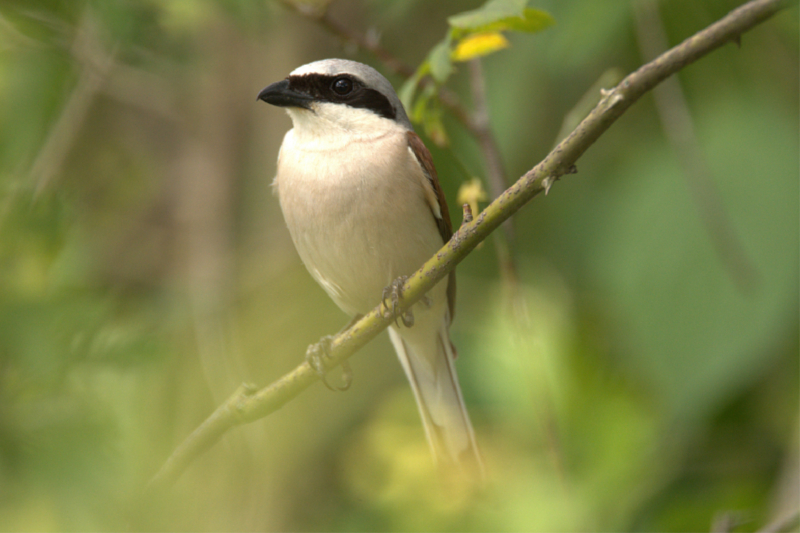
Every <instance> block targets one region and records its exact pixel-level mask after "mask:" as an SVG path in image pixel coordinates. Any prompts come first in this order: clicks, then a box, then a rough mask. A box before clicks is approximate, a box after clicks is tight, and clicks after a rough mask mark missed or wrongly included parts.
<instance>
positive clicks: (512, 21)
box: [453, 9, 555, 38]
mask: <svg viewBox="0 0 800 533" xmlns="http://www.w3.org/2000/svg"><path fill="white" fill-rule="evenodd" d="M553 24H555V19H554V18H553V17H552V15H550V14H549V13H548V12H546V11H542V10H539V9H525V10H524V12H523V14H522V15H521V16H514V17H506V18H502V19H499V20H495V21H494V22H490V23H487V24H483V25H481V26H475V27H471V28H454V29H453V33H454V34H455V37H456V38H461V37H463V36H464V35H470V34H473V33H485V32H499V31H518V32H523V33H536V32H540V31H542V30H545V29H547V28H549V27H550V26H552V25H553Z"/></svg>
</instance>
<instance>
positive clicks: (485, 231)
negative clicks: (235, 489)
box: [150, 0, 786, 491]
mask: <svg viewBox="0 0 800 533" xmlns="http://www.w3.org/2000/svg"><path fill="white" fill-rule="evenodd" d="M785 5H786V2H785V1H784V0H753V1H751V2H748V3H747V4H745V5H743V6H742V7H740V8H738V9H736V10H734V11H732V12H731V13H730V14H728V15H727V16H726V17H724V18H723V19H721V20H720V21H718V22H716V23H714V24H712V25H711V26H709V27H708V28H706V29H705V30H703V31H701V32H699V33H697V34H695V35H694V36H692V37H690V38H689V39H687V40H685V41H684V42H683V43H681V44H680V45H678V46H676V47H674V48H672V49H671V50H669V51H668V52H666V53H664V54H662V55H661V56H659V57H658V58H656V59H655V60H653V61H651V62H650V63H647V64H646V65H644V66H642V67H641V68H639V69H638V70H637V71H636V72H634V73H632V74H630V75H628V76H627V77H626V78H625V79H623V80H622V82H621V83H620V84H619V85H618V86H617V87H615V88H614V89H612V90H610V91H607V92H606V93H605V95H604V98H603V99H602V100H601V101H600V103H599V104H598V105H597V106H596V107H595V108H594V110H592V112H591V113H590V114H589V115H588V116H587V117H586V118H585V119H584V120H583V121H582V122H581V123H580V124H579V125H578V127H577V128H576V129H575V131H573V132H572V133H571V134H570V135H569V136H568V137H567V138H566V139H564V140H563V141H562V142H561V143H559V145H558V146H557V147H556V148H555V149H554V150H553V151H552V152H550V154H548V155H547V157H545V159H544V160H543V161H542V162H541V163H539V164H538V165H536V166H535V167H534V168H532V169H531V170H529V171H528V172H527V173H525V175H524V176H522V177H521V178H520V179H519V180H518V181H517V182H516V183H515V184H514V185H512V186H511V187H510V188H509V189H507V190H506V191H505V192H504V193H503V194H502V195H500V197H498V198H497V199H496V200H495V201H494V202H492V203H491V204H489V206H487V207H486V209H484V210H483V211H482V212H481V213H480V215H478V216H477V217H475V218H474V220H472V221H471V222H465V223H464V224H462V225H461V227H459V229H458V230H457V231H456V232H455V234H454V235H453V237H452V239H450V241H449V242H448V243H447V244H446V245H445V246H444V247H443V248H442V249H441V250H439V251H438V252H437V253H436V255H435V256H434V257H432V258H431V259H429V260H428V261H427V262H426V263H425V264H424V265H423V266H422V268H420V269H419V270H418V271H417V272H416V273H414V275H412V276H410V277H409V278H408V280H407V281H406V283H405V284H404V286H403V290H402V294H403V297H402V299H401V301H400V302H399V309H400V312H402V311H404V310H406V309H408V308H409V307H411V305H413V304H414V303H416V302H417V301H418V300H420V299H421V298H422V297H423V296H424V295H425V294H426V293H427V292H428V291H429V290H430V289H432V288H433V286H434V285H436V283H438V282H439V281H441V280H442V279H444V277H446V276H447V275H448V274H449V272H450V271H451V270H453V268H455V266H456V265H457V264H458V263H460V262H461V261H462V260H463V259H464V258H465V257H466V256H467V255H469V253H470V252H471V251H472V250H474V249H475V247H476V246H477V245H478V244H479V243H480V242H482V241H483V240H484V239H485V238H486V237H487V236H488V235H490V234H491V233H492V232H493V231H494V230H496V229H497V228H498V227H499V226H500V225H501V224H502V223H503V222H504V221H505V220H506V219H508V217H510V216H511V215H513V214H514V213H516V212H517V211H518V210H519V209H520V208H521V207H522V206H523V205H525V204H526V203H528V201H530V200H531V198H533V197H534V196H536V195H537V194H539V193H540V192H542V191H544V190H546V189H547V188H549V187H550V186H551V185H552V183H553V182H554V181H555V180H556V179H558V178H559V177H560V176H563V175H564V174H566V173H568V172H570V171H571V169H572V167H573V165H574V164H575V162H576V161H577V160H578V158H579V157H580V156H581V155H583V153H584V152H585V151H586V150H587V149H588V148H589V147H590V146H591V145H592V144H594V142H595V141H596V140H597V139H598V138H599V137H600V136H601V135H602V134H603V133H604V132H605V131H606V130H607V129H608V128H609V127H610V126H611V125H612V124H613V123H614V122H615V121H616V120H617V119H618V118H619V117H620V116H622V114H623V113H624V112H625V111H626V110H627V109H628V108H629V107H630V106H631V105H633V104H634V102H636V101H637V100H638V99H639V98H640V97H641V96H642V95H644V94H645V93H646V92H648V91H649V90H651V89H652V88H653V87H655V86H656V85H657V84H658V83H660V82H661V81H663V80H664V79H666V78H668V77H669V76H671V75H672V74H674V73H676V72H678V71H679V70H681V69H682V68H683V67H685V66H686V65H688V64H690V63H692V62H694V61H696V60H698V59H699V58H701V57H703V56H704V55H706V54H708V53H710V52H711V51H713V50H715V49H716V48H719V47H720V46H722V45H723V44H725V43H727V42H729V41H731V40H735V39H736V38H738V36H739V35H740V34H741V33H743V32H745V31H747V30H749V29H751V28H752V27H754V26H756V25H757V24H759V23H761V22H763V21H764V20H766V19H767V18H769V17H771V16H772V15H774V14H775V13H776V12H778V11H779V10H780V9H781V8H783V7H784V6H785ZM391 323H392V319H391V318H387V317H384V316H383V314H382V313H381V306H380V305H378V306H377V307H376V308H375V309H373V310H372V311H370V312H369V313H368V314H367V315H365V316H364V317H363V318H362V319H361V320H359V321H358V322H356V323H355V324H353V325H352V326H351V327H350V328H349V329H348V330H346V331H344V332H342V333H340V334H339V335H336V336H335V337H333V339H332V340H331V341H330V354H329V355H330V357H329V359H328V361H327V362H326V364H327V366H328V367H329V368H332V367H334V366H336V365H339V364H340V363H341V362H342V361H344V360H345V359H347V358H348V357H350V356H351V355H352V354H353V353H355V352H356V351H357V350H358V349H360V348H361V347H363V346H364V345H365V344H367V343H368V342H369V341H371V340H372V339H373V338H375V337H376V336H377V335H378V334H379V333H380V332H381V331H383V330H384V329H386V328H387V327H388V326H389V325H390V324H391ZM317 379H319V377H318V375H317V373H316V372H315V371H314V370H313V369H312V368H311V366H310V365H309V364H308V363H307V362H304V363H303V364H301V365H300V366H298V367H297V368H295V369H294V370H293V371H292V372H290V373H289V374H287V375H285V376H284V377H282V378H280V379H279V380H278V381H276V382H275V383H273V384H272V385H270V386H268V387H266V388H264V389H261V390H259V391H257V392H251V391H250V389H248V388H243V389H240V391H239V392H237V394H235V395H234V396H232V397H231V398H230V399H229V400H228V401H227V402H225V404H223V406H221V407H220V408H219V409H217V411H215V412H214V414H213V415H212V416H211V417H209V419H208V420H206V422H204V423H203V424H202V425H201V426H200V427H199V428H198V429H197V430H195V431H194V432H193V433H192V434H191V435H190V436H189V437H188V438H187V439H186V441H184V443H183V444H181V446H179V447H178V449H176V450H175V452H174V453H173V454H172V456H171V457H170V458H169V459H168V460H167V462H166V463H165V464H164V466H163V467H162V468H161V470H160V471H159V472H158V474H157V475H156V476H155V477H154V478H153V480H152V482H151V484H150V489H151V490H153V491H159V490H163V489H164V488H166V487H168V486H170V485H171V484H172V483H173V482H174V481H175V480H176V479H177V478H178V477H179V476H180V475H181V473H183V471H184V470H185V469H186V467H187V466H188V465H189V464H190V463H191V462H192V461H193V460H194V459H195V458H196V457H197V456H199V455H200V454H201V453H202V452H203V451H205V450H207V449H208V448H210V447H211V446H212V445H213V444H214V443H215V442H216V441H218V440H219V438H220V437H221V436H222V435H223V434H224V433H225V432H226V431H227V430H228V429H230V428H231V427H233V426H236V425H240V424H244V423H247V422H252V421H254V420H258V419H260V418H263V417H265V416H267V415H268V414H270V413H272V412H274V411H276V410H277V409H279V408H280V407H281V406H283V405H284V404H286V403H287V402H288V401H289V400H291V399H292V398H294V397H296V396H297V395H298V394H300V393H301V392H302V391H303V390H305V389H306V388H308V387H309V386H310V385H311V384H312V383H314V382H315V381H317Z"/></svg>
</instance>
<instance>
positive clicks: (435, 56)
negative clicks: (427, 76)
mask: <svg viewBox="0 0 800 533" xmlns="http://www.w3.org/2000/svg"><path fill="white" fill-rule="evenodd" d="M428 62H429V63H430V66H431V76H433V79H434V80H436V83H439V84H441V83H444V82H445V81H447V78H449V77H450V74H452V73H453V63H452V61H450V36H449V35H448V36H447V37H446V38H445V39H444V40H443V41H442V42H440V43H439V44H437V45H436V46H434V47H433V49H432V50H431V52H430V54H428Z"/></svg>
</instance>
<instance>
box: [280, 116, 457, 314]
mask: <svg viewBox="0 0 800 533" xmlns="http://www.w3.org/2000/svg"><path fill="white" fill-rule="evenodd" d="M292 134H293V132H292V131H290V132H289V133H288V134H287V135H286V138H285V139H284V144H283V147H282V148H281V154H280V157H279V160H278V174H277V177H276V178H275V186H276V188H277V192H278V195H279V197H280V203H281V209H282V210H283V215H284V218H285V220H286V225H287V226H288V228H289V232H290V233H291V235H292V240H293V241H294V244H295V246H296V248H297V251H298V253H299V254H300V257H301V259H302V260H303V263H305V265H306V267H307V268H308V270H309V272H310V273H311V275H312V276H313V277H314V278H315V279H316V280H317V282H319V284H320V285H322V287H323V288H324V289H325V290H326V292H327V293H328V294H329V295H330V297H331V298H332V299H333V300H334V301H335V302H336V304H337V305H338V306H339V307H340V308H342V310H344V311H345V312H346V313H348V314H350V315H355V314H364V313H366V312H367V311H369V310H370V309H372V308H373V307H375V306H376V305H377V304H378V302H379V301H380V298H381V293H382V290H383V288H384V287H386V286H387V285H389V283H390V282H391V281H392V280H394V279H396V278H397V277H398V276H401V275H409V274H412V273H413V272H415V271H416V270H417V269H419V267H420V266H422V264H423V263H424V262H425V261H426V260H428V259H429V258H430V257H431V256H432V255H433V254H434V253H435V252H436V251H437V250H438V249H439V248H441V246H442V244H443V241H442V238H441V236H440V234H439V231H438V228H437V225H436V220H435V218H434V216H433V213H432V212H431V208H430V206H429V204H428V203H427V202H426V200H425V195H424V190H423V188H422V186H421V183H422V182H421V179H424V178H423V176H422V170H421V168H420V167H419V164H418V163H417V161H416V160H415V159H414V156H413V155H412V154H411V153H410V152H409V151H408V145H407V140H406V137H405V133H404V132H403V131H400V132H397V133H391V134H388V135H386V136H384V137H381V138H380V139H373V140H368V141H359V142H358V143H352V144H349V145H345V146H340V147H337V149H335V150H319V149H316V150H313V151H308V150H300V149H298V147H297V146H296V145H295V144H294V140H293V136H292ZM444 289H445V284H443V283H440V284H439V285H438V286H437V287H436V289H434V291H432V292H433V294H431V296H433V297H434V300H436V302H435V303H436V304H439V305H435V307H436V308H440V307H441V304H443V303H444V300H445V297H444Z"/></svg>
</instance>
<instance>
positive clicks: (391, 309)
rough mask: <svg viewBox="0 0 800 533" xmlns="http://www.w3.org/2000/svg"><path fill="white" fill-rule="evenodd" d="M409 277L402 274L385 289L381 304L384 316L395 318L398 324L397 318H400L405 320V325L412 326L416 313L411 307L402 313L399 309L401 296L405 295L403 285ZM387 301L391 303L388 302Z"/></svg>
mask: <svg viewBox="0 0 800 533" xmlns="http://www.w3.org/2000/svg"><path fill="white" fill-rule="evenodd" d="M407 279H408V276H400V277H399V278H397V279H396V280H394V281H393V282H391V283H390V284H389V285H388V286H387V287H386V288H385V289H383V295H382V296H381V306H382V314H383V316H384V318H394V323H395V324H397V320H398V319H400V320H402V321H403V325H404V326H405V327H407V328H410V327H411V326H413V325H414V314H413V313H412V312H411V309H408V310H406V311H405V312H402V313H401V312H400V310H399V309H398V307H399V306H400V298H401V296H402V295H403V286H404V285H405V283H406V280H407ZM387 301H388V302H389V303H387ZM398 325H399V324H398Z"/></svg>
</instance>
